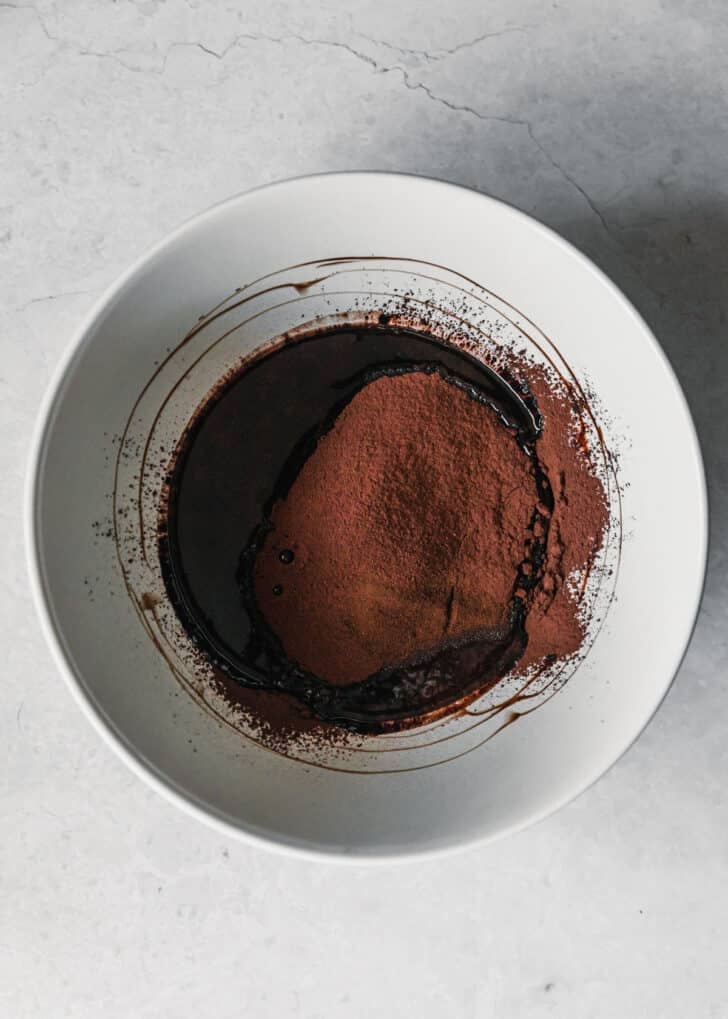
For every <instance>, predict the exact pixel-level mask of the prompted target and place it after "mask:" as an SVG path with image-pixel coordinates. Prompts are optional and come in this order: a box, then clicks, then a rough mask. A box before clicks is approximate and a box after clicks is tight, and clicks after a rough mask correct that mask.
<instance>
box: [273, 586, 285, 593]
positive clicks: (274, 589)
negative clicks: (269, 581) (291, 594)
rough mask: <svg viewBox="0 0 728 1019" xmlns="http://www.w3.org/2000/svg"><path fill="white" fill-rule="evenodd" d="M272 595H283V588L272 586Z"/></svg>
mask: <svg viewBox="0 0 728 1019" xmlns="http://www.w3.org/2000/svg"><path fill="white" fill-rule="evenodd" d="M273 594H275V595H281V594H283V588H282V587H281V585H280V584H274V585H273Z"/></svg>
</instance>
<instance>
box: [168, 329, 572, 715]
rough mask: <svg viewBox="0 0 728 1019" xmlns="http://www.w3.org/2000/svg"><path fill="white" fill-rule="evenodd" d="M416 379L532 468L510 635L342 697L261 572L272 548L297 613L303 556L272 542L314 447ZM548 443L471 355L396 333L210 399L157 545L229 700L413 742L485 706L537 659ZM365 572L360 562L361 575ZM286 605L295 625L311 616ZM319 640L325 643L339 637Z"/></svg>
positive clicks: (490, 629)
mask: <svg viewBox="0 0 728 1019" xmlns="http://www.w3.org/2000/svg"><path fill="white" fill-rule="evenodd" d="M413 374H416V375H418V376H428V377H431V378H434V377H435V376H436V377H437V378H439V379H440V380H442V382H443V383H446V384H447V385H448V386H450V387H453V388H455V389H457V390H458V392H459V393H460V394H464V395H465V396H466V397H467V400H469V401H475V402H477V403H479V404H481V405H483V406H485V407H487V408H488V409H489V411H488V412H489V413H490V414H491V416H492V415H493V413H494V412H495V414H496V415H497V419H498V422H499V427H500V428H502V431H503V442H505V443H511V444H512V448H513V454H514V456H516V455H518V456H521V457H523V456H524V455H525V456H526V457H528V459H529V461H530V467H529V470H530V472H531V473H530V477H532V482H533V488H532V493H531V498H532V505H533V511H532V512H531V513H530V515H529V519H528V523H527V527H528V532H529V537H528V539H527V540H526V542H525V543H524V549H523V559H522V561H521V562H520V563H519V564H518V567H517V569H516V570H515V571H514V574H513V577H512V587H511V590H510V597H509V600H508V611H507V615H506V617H505V621H504V622H502V623H501V624H500V625H498V626H492V625H491V626H480V627H470V628H469V629H467V630H466V631H465V632H458V631H457V630H455V632H453V633H443V635H442V638H441V639H440V640H438V641H437V642H435V643H430V644H428V645H427V646H423V647H419V648H416V649H412V648H410V649H409V651H408V655H407V657H406V659H405V660H397V661H393V662H382V663H381V664H380V667H378V668H375V669H373V670H372V671H371V673H370V674H368V675H366V676H364V677H363V678H362V677H359V678H357V679H356V680H355V681H353V682H332V681H331V680H330V679H327V678H326V677H322V676H320V675H317V674H316V672H314V671H311V669H309V668H307V667H306V664H305V663H303V664H302V662H301V661H299V660H297V659H296V658H295V657H293V656H292V655H291V654H290V653H289V650H288V648H287V646H286V641H285V639H283V638H282V630H281V627H279V626H272V625H271V621H270V618H268V616H270V615H271V612H268V613H267V614H266V612H265V611H263V607H262V600H261V598H260V597H259V594H260V590H259V589H258V590H256V581H255V578H256V575H259V574H260V568H259V557H260V556H262V555H264V554H265V555H268V554H269V553H270V551H271V548H273V547H274V554H275V556H277V564H278V566H279V567H280V570H281V571H282V572H281V576H280V578H278V577H276V578H275V582H274V583H271V584H270V594H271V596H272V597H273V599H277V600H278V602H279V603H280V605H281V606H284V605H285V604H286V602H285V599H286V598H291V597H293V598H295V591H293V592H292V591H291V590H290V589H289V587H288V584H287V579H286V578H287V576H293V575H294V574H293V572H292V571H293V569H294V568H296V567H297V563H296V554H297V553H296V550H295V549H294V548H293V547H288V545H284V547H280V548H279V547H278V546H277V545H276V546H271V544H270V542H269V541H267V539H268V538H269V537H270V534H271V530H272V528H273V526H274V525H273V522H272V514H273V512H274V508H275V506H276V505H277V504H280V502H281V500H285V499H286V497H287V496H288V495H289V493H291V492H292V490H293V486H294V485H295V484H296V479H297V478H298V477H299V475H300V474H301V471H302V469H303V467H304V465H305V464H307V462H308V461H309V460H310V458H311V457H312V456H313V455H314V453H315V451H316V448H317V444H318V443H319V441H320V440H321V439H322V437H324V436H327V435H328V434H329V432H330V431H331V430H332V428H334V426H335V424H336V422H337V420H339V419H340V416H341V415H342V412H343V411H344V410H345V408H347V406H349V405H350V404H351V403H352V401H353V400H354V398H355V397H356V396H357V394H360V393H361V392H362V391H363V389H364V388H365V387H367V386H369V385H371V384H372V383H373V382H376V381H377V380H379V379H383V378H399V377H402V376H407V375H413ZM455 424H456V423H453V427H455ZM540 429H541V418H540V415H539V413H538V409H537V407H536V405H535V402H534V400H533V399H532V397H531V396H530V395H529V394H528V393H527V392H524V391H523V390H521V389H518V391H517V387H515V386H512V385H510V384H509V383H508V382H507V381H506V380H504V379H503V378H502V377H500V376H499V375H497V374H495V373H494V372H492V371H491V370H490V369H488V368H487V367H486V366H484V365H483V364H481V363H480V362H478V361H476V360H475V359H474V358H472V357H470V356H469V355H467V354H466V353H464V352H462V351H459V350H457V349H455V348H453V347H450V346H446V345H445V344H443V343H440V342H439V341H437V340H435V339H433V338H432V337H429V336H426V335H424V334H421V333H415V332H412V331H408V330H405V329H399V328H393V327H392V326H391V325H389V324H388V323H387V322H386V321H383V322H382V323H381V324H380V325H378V326H371V327H365V328H357V329H354V328H340V329H336V330H329V331H325V332H320V333H316V334H313V335H310V336H308V337H306V338H303V339H297V340H295V341H290V342H286V341H281V343H279V344H277V345H274V346H273V347H272V348H270V349H269V350H268V351H266V352H264V353H263V354H261V355H259V356H257V357H256V358H254V359H252V360H251V361H250V362H248V363H246V365H244V367H243V368H242V369H241V371H240V372H239V373H238V374H237V375H235V376H234V377H233V378H231V379H230V380H228V381H227V382H226V383H225V384H224V385H223V386H221V387H218V389H216V390H215V391H213V392H212V393H211V395H210V397H209V399H208V401H207V402H206V403H205V404H204V406H203V407H202V408H201V409H200V410H199V412H198V413H197V415H196V417H195V419H194V421H193V422H192V424H191V426H190V427H189V429H188V430H187V432H186V433H185V436H184V437H183V439H182V441H181V443H180V445H179V447H178V449H177V451H176V453H175V456H174V459H173V463H172V466H171V469H170V473H169V476H168V486H167V497H166V499H165V500H164V504H163V511H162V516H161V519H160V529H159V530H160V538H159V541H160V553H161V561H162V568H163V573H164V579H165V584H166V587H167V591H168V594H169V596H170V599H171V601H172V603H173V605H174V606H175V609H176V611H177V613H178V615H179V618H180V619H181V621H182V623H183V625H184V626H185V628H186V630H187V631H188V633H189V634H190V636H191V637H192V638H193V640H194V641H195V643H196V644H197V646H198V647H199V648H200V650H201V651H202V652H203V654H204V655H205V656H206V657H207V658H208V659H209V660H210V661H211V662H212V663H213V664H214V666H215V667H216V668H217V669H218V670H220V671H221V672H222V673H223V674H224V675H225V677H226V686H227V688H228V690H229V689H230V688H231V687H234V686H235V685H238V686H240V687H241V688H245V689H257V690H262V691H267V692H269V693H278V694H281V695H288V696H291V697H293V698H295V699H297V700H298V701H299V702H300V703H301V705H303V706H304V708H305V709H306V710H307V711H309V712H310V713H312V714H313V715H314V716H315V717H317V718H319V719H320V720H321V721H323V722H326V723H333V724H335V725H337V726H340V727H343V728H345V729H350V730H353V731H356V732H362V733H378V732H382V731H386V730H392V729H398V728H405V727H408V726H410V725H412V724H414V723H415V721H416V720H419V719H430V718H433V717H437V716H438V714H442V713H443V712H446V711H447V710H450V709H452V707H453V705H457V704H458V703H459V702H460V701H463V700H465V701H467V700H468V699H472V697H473V695H475V694H478V693H480V692H482V691H484V690H485V689H487V688H488V687H489V686H490V685H492V684H493V683H494V682H496V681H497V680H498V679H499V678H500V677H502V676H503V675H504V673H506V672H507V671H508V669H509V668H510V667H511V666H512V665H513V664H514V663H515V662H516V661H517V660H518V659H519V657H520V656H521V655H522V654H523V651H524V649H525V647H526V644H527V640H528V636H527V630H526V625H525V624H526V618H527V614H528V605H529V597H530V592H531V591H533V589H534V588H535V587H536V586H537V585H538V582H539V580H540V577H541V575H542V567H543V559H544V550H545V547H546V541H547V537H548V528H549V519H550V512H551V510H552V508H553V496H552V491H551V487H550V485H549V481H548V478H547V475H546V473H545V472H544V470H543V469H542V467H541V464H540V463H539V459H538V456H537V452H536V450H537V440H538V436H539V434H540ZM423 441H426V437H424V439H423ZM509 448H510V447H509ZM256 564H258V574H256V568H257V567H256ZM366 565H367V564H366V563H361V562H355V561H352V576H353V575H354V574H355V573H356V574H357V575H360V574H361V573H362V570H364V569H366ZM311 568H312V567H311ZM286 570H289V571H290V572H289V573H288V574H286ZM263 575H264V576H266V577H267V576H268V574H265V573H264V574H263ZM266 582H267V581H266ZM267 590H268V588H266V591H267ZM314 590H315V587H314ZM311 600H312V601H313V602H314V603H315V595H314V597H313V599H311ZM288 604H289V605H290V606H291V611H292V612H293V611H294V610H300V609H301V608H302V607H301V606H300V605H295V604H291V603H290V602H289V603H288ZM312 608H314V609H315V604H313V605H312ZM299 615H300V612H299ZM312 619H315V612H313V613H312ZM392 625H393V626H394V627H396V626H397V619H396V618H393V619H392ZM284 636H285V635H284ZM316 639H317V640H320V641H326V640H327V633H326V632H321V633H319V634H317V638H316Z"/></svg>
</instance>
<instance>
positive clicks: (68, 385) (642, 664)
mask: <svg viewBox="0 0 728 1019" xmlns="http://www.w3.org/2000/svg"><path fill="white" fill-rule="evenodd" d="M398 302H400V303H402V302H405V303H407V306H408V307H409V308H410V309H412V308H415V309H417V308H418V307H419V308H425V307H427V308H428V309H430V310H432V309H436V312H437V314H438V315H440V323H441V325H442V327H443V328H444V329H445V330H446V329H447V323H448V321H450V318H449V316H455V315H457V316H458V317H459V319H460V320H461V321H462V320H466V321H467V322H468V324H469V327H471V328H472V329H473V330H475V331H476V332H478V334H479V335H482V336H483V337H484V340H483V342H484V344H486V345H487V343H489V344H491V345H493V344H496V345H498V344H511V345H516V344H518V345H520V346H522V347H525V348H528V350H529V351H531V352H533V356H534V357H536V358H543V357H547V358H549V359H550V360H551V361H552V362H553V363H558V365H559V366H560V368H563V370H565V371H568V372H570V373H571V376H572V377H573V378H574V379H576V380H578V382H579V384H580V385H583V386H584V387H585V389H586V390H587V391H588V392H589V393H590V394H592V396H593V400H594V406H595V407H596V408H597V417H598V424H599V427H600V429H601V432H602V435H603V437H604V441H605V450H606V451H607V452H606V459H605V469H606V471H607V473H608V475H609V478H610V481H609V486H610V488H609V491H610V508H611V512H612V524H611V529H610V534H609V537H608V541H607V542H606V543H605V548H604V550H603V553H602V562H601V569H600V571H599V575H600V577H601V578H602V581H603V583H602V586H601V587H600V588H599V589H598V590H596V591H595V592H594V596H595V598H596V604H597V605H598V611H597V612H596V613H595V614H594V624H593V625H592V626H591V627H590V629H589V632H588V635H587V642H586V645H585V653H584V654H583V655H582V656H581V657H580V658H579V660H578V662H576V663H575V664H573V666H572V667H570V668H569V669H568V670H567V671H566V672H564V674H563V676H562V681H560V682H559V684H558V689H554V688H549V689H546V688H544V689H543V691H542V692H541V696H540V700H541V701H542V703H540V704H539V707H538V710H536V711H532V712H529V713H528V714H524V715H523V717H521V718H519V719H518V724H509V725H507V726H503V725H502V717H501V716H500V715H499V714H498V713H497V712H496V713H495V714H489V713H488V712H487V711H485V712H483V718H482V719H481V720H478V724H477V725H476V724H471V721H472V720H469V721H468V722H467V724H465V723H464V722H463V721H462V719H451V720H445V722H444V723H442V722H441V723H438V725H434V726H429V727H424V728H423V729H421V730H416V731H410V732H408V733H405V734H402V735H400V736H399V737H397V738H395V739H391V738H390V739H389V740H387V739H385V738H380V737H371V738H367V739H366V740H362V741H360V745H358V746H357V747H356V748H354V749H352V750H350V751H349V752H347V753H346V754H344V755H342V754H338V755H337V754H333V752H332V756H331V758H330V759H328V758H324V759H322V757H321V754H320V753H312V752H310V751H309V750H307V749H306V747H305V746H299V747H293V748H291V750H290V751H289V752H286V753H276V752H273V751H271V749H270V748H269V747H266V746H265V745H262V744H261V742H260V740H258V739H256V738H255V733H254V732H253V731H251V730H250V728H249V727H248V726H247V725H246V723H245V721H244V720H242V721H241V720H240V719H237V718H235V717H233V716H232V715H231V714H230V712H227V710H226V707H225V705H224V704H222V703H221V702H220V699H219V697H218V696H217V695H216V693H215V691H214V689H213V687H212V686H208V685H206V684H205V682H204V680H202V681H201V680H200V678H199V674H195V675H192V674H191V673H189V672H187V671H186V670H185V662H186V661H187V658H186V656H187V655H188V652H189V651H190V649H189V648H188V647H186V646H185V640H186V635H185V633H184V630H183V629H182V628H181V627H180V625H179V622H178V620H177V619H176V616H175V614H174V612H173V610H172V609H171V606H170V605H169V604H168V603H167V602H166V600H165V591H164V585H163V583H162V582H161V577H160V572H159V563H158V557H157V555H156V545H155V542H154V540H153V534H154V526H155V520H156V514H157V512H158V502H159V497H160V496H159V484H158V483H157V482H155V477H158V475H155V474H154V470H153V469H152V468H153V466H154V465H156V467H158V465H159V464H160V463H161V462H162V461H163V458H164V456H165V451H168V450H169V449H170V448H172V447H173V446H174V444H175V443H176V442H177V440H178V439H179V437H180V435H181V434H182V432H183V430H184V428H185V426H186V424H187V423H188V422H189V421H190V419H191V418H192V416H193V414H194V412H195V410H196V408H198V407H199V405H200V404H201V402H203V401H204V398H205V394H206V393H208V392H209V390H210V388H211V387H212V386H213V385H214V384H215V382H216V381H217V380H218V379H220V378H221V377H222V376H223V375H224V374H225V373H226V372H229V371H231V370H233V369H234V368H235V367H236V366H237V365H239V364H240V363H241V362H242V361H243V360H244V359H245V358H246V357H249V356H250V355H251V353H252V352H254V351H258V350H260V348H261V347H262V346H263V345H265V344H267V343H270V342H271V341H273V340H274V338H275V337H276V336H278V335H280V334H281V333H283V332H291V331H292V330H295V329H303V330H306V329H309V328H311V326H312V324H319V323H321V322H322V321H324V320H327V321H329V320H331V321H338V320H340V319H344V318H348V319H351V318H361V317H366V316H367V315H369V314H373V313H376V311H377V309H379V308H382V307H391V306H393V305H396V304H397V303H398ZM483 349H484V351H485V349H486V347H485V346H484V348H483ZM484 356H485V355H484ZM253 482H254V479H251V483H253ZM666 493H669V498H667V497H666ZM706 517H707V514H706V494H705V483H704V476H703V468H702V462H701V457H700V452H699V447H698V443H697V441H696V436H695V431H694V428H693V425H692V422H691V419H690V415H689V412H688V409H687V406H686V404H685V400H684V398H683V396H682V393H681V391H680V388H679V386H678V383H677V381H676V379H675V377H674V375H673V373H672V371H671V369H670V367H669V365H668V363H667V360H666V359H665V356H664V354H663V353H662V351H661V349H660V347H659V345H658V344H657V342H656V340H655V338H654V337H653V335H652V334H651V332H650V331H649V329H648V328H647V326H646V325H645V323H644V322H643V321H642V319H641V318H640V317H639V315H638V314H637V313H636V312H635V310H634V308H632V306H631V305H630V304H629V303H628V302H627V300H626V299H625V298H624V296H623V295H622V294H621V293H620V292H619V291H618V290H617V288H616V287H615V286H614V285H613V284H612V283H611V282H610V281H609V280H608V279H607V278H606V277H605V276H604V275H603V274H602V273H601V272H600V271H599V270H598V269H596V268H595V267H594V265H592V264H591V263H590V262H589V261H588V260H587V259H586V258H585V257H584V256H583V255H581V254H580V253H579V252H578V251H576V250H575V249H574V248H573V247H571V246H570V245H569V244H568V243H566V242H565V241H564V240H563V239H561V238H560V237H559V236H557V235H556V234H555V233H553V232H552V231H550V230H549V229H547V228H546V227H544V226H542V225H541V224H539V223H538V222H536V221H534V220H533V219H531V218H529V217H528V216H526V215H524V214H523V213H521V212H518V211H516V210H515V209H512V208H510V207H509V206H507V205H504V204H503V203H501V202H498V201H495V200H493V199H491V198H488V197H485V196H483V195H480V194H477V193H475V192H473V191H469V190H466V189H463V188H459V187H456V186H453V185H450V184H446V183H442V182H440V181H435V180H428V179H423V178H417V177H408V176H398V175H392V174H378V173H353V174H331V175H324V176H317V177H307V178H302V179H298V180H292V181H287V182H284V183H281V184H275V185H272V186H269V187H265V188H262V189H260V190H257V191H254V192H251V193H249V194H245V195H241V196H239V197H236V198H232V199H230V200H229V201H227V202H224V203H223V204H221V205H218V206H216V207H215V208H213V209H211V210H209V211H207V212H205V213H203V214H202V215H200V216H198V217H196V218H195V219H193V220H192V221H190V222H188V223H187V224H185V225H184V226H182V227H181V228H180V229H179V230H177V231H176V232H175V233H173V234H172V235H171V236H169V237H168V238H167V239H165V240H164V241H162V242H161V243H160V244H159V245H157V247H156V248H154V249H153V250H152V251H151V252H149V253H148V254H147V255H145V256H144V257H143V258H142V259H141V260H140V261H139V262H137V264H136V265H134V266H133V267H132V268H131V269H130V270H129V271H128V272H127V273H125V275H124V276H123V277H122V278H121V279H120V280H119V281H118V282H117V283H116V284H115V285H114V286H113V287H112V288H111V289H110V290H109V291H108V292H107V293H106V294H105V295H104V297H103V298H102V299H101V300H100V301H99V302H98V303H97V305H96V307H95V308H94V309H93V311H92V313H91V314H90V316H89V317H88V319H87V321H86V323H85V324H84V326H83V328H82V329H81V330H80V332H79V334H78V335H77V337H76V338H75V340H74V342H73V343H72V346H71V349H70V351H69V355H68V356H67V358H66V359H65V361H64V363H63V365H62V366H61V368H60V370H59V372H58V375H57V377H56V380H55V382H54V384H53V386H52V388H51V391H50V393H49V394H48V397H47V400H46V402H45V405H44V408H43V412H42V417H41V421H40V423H39V428H38V432H37V436H36V439H35V443H34V450H33V457H32V465H31V471H30V479H29V496H28V506H27V521H28V547H29V558H30V564H31V575H32V581H33V586H34V590H35V594H36V598H37V603H38V607H39V612H40V617H41V619H42V623H43V627H44V630H45V632H46V635H47V637H48V640H49V642H50V645H51V647H52V649H53V651H54V653H55V657H56V659H57V662H58V665H59V668H60V670H61V672H62V673H63V675H64V676H65V677H66V679H67V681H68V683H69V684H70V686H71V689H72V690H73V691H74V693H75V694H76V696H77V699H78V701H79V703H80V704H81V706H82V707H83V708H84V710H85V712H86V714H87V716H88V717H89V718H90V719H91V720H92V722H93V724H94V725H95V726H96V728H97V729H98V730H99V731H100V732H101V733H102V734H103V735H104V736H106V737H107V738H108V740H109V741H110V742H111V744H112V746H113V747H114V748H115V749H116V750H117V751H118V752H119V753H120V754H121V756H122V757H123V758H124V759H125V760H126V761H127V762H128V763H129V764H130V766H131V767H132V768H133V769H134V770H135V771H136V772H137V773H138V774H140V775H141V776H142V777H144V778H145V779H146V780H147V781H149V782H150V783H151V784H152V785H153V786H155V787H156V788H157V789H158V790H160V791H161V792H163V793H165V794H166V795H167V796H169V797H170V798H171V799H172V800H173V801H174V802H175V803H177V804H178V805H180V806H182V807H184V808H186V809H188V810H189V811H191V812H192V813H194V814H195V815H197V816H198V817H201V818H203V819H205V820H207V821H210V822H212V823H214V824H215V825H217V826H218V827H221V828H223V829H224V830H225V831H227V832H231V833H234V834H236V835H240V836H243V837H246V838H248V839H253V840H257V841H260V842H262V843H264V844H266V845H268V846H277V847H279V848H288V849H291V850H296V851H300V852H307V853H309V854H331V855H336V856H340V857H351V858H359V859H390V858H395V857H406V856H411V855H416V854H423V853H433V852H437V851H441V850H445V849H448V848H452V847H455V846H460V845H464V844H467V843H471V842H474V841H478V840H480V841H485V840H489V839H493V838H495V837H497V836H500V835H503V834H505V833H506V832H510V831H513V830H515V829H518V828H521V827H523V826H524V825H526V824H529V823H531V822H533V821H535V820H537V819H539V818H542V817H544V816H546V815H547V814H549V813H551V812H552V811H554V810H555V809H557V808H558V807H559V806H561V805H562V804H564V803H566V802H567V801H569V800H571V799H572V798H573V797H574V796H576V795H577V794H578V793H579V792H581V791H582V790H583V789H585V788H586V787H587V786H589V785H590V784H591V783H592V782H593V781H594V780H595V779H597V778H598V777H599V776H600V775H601V774H602V773H603V772H604V771H605V770H606V769H607V768H608V767H609V766H610V765H611V764H612V763H613V762H614V761H615V760H616V759H617V758H618V757H619V756H620V754H622V753H623V752H624V750H625V749H626V748H627V747H628V746H629V745H630V744H631V743H632V741H633V740H634V739H635V738H636V737H637V735H638V734H639V733H640V731H641V730H642V728H643V727H644V726H645V724H646V723H647V721H648V720H649V718H650V717H651V715H652V714H653V712H654V711H655V709H656V708H657V706H658V705H659V703H660V701H661V699H662V698H663V696H664V695H665V692H666V691H667V689H668V687H669V685H670V682H671V680H672V678H673V676H674V674H675V672H676V670H677V668H678V666H679V664H680V661H681V659H682V656H683V654H684V652H685V649H686V646H687V643H688V640H689V637H690V634H691V631H692V627H693V624H694V620H695V616H696V612H697V608H698V604H699V600H700V594H701V589H702V583H703V575H704V569H705V558H706V534H707V519H706ZM678 533H679V535H680V540H679V541H676V540H675V535H676V534H678ZM130 549H135V550H136V551H134V552H130V551H129V550H130ZM140 551H141V554H140ZM151 609H153V611H150V610H151ZM170 649H171V651H170ZM537 692H538V691H537ZM552 693H553V694H555V695H553V696H551V694H552ZM494 696H496V699H497V692H496V694H495V695H494ZM496 706H497V705H496ZM486 716H487V717H486ZM481 722H482V724H481ZM486 723H487V724H486ZM497 730H499V731H497Z"/></svg>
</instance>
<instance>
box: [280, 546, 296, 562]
mask: <svg viewBox="0 0 728 1019" xmlns="http://www.w3.org/2000/svg"><path fill="white" fill-rule="evenodd" d="M278 558H279V559H280V561H281V562H282V563H285V565H286V566H288V565H289V564H290V563H292V562H293V560H294V559H295V558H296V557H295V555H294V554H293V549H290V548H284V549H282V550H281V552H280V553H279V554H278Z"/></svg>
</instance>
